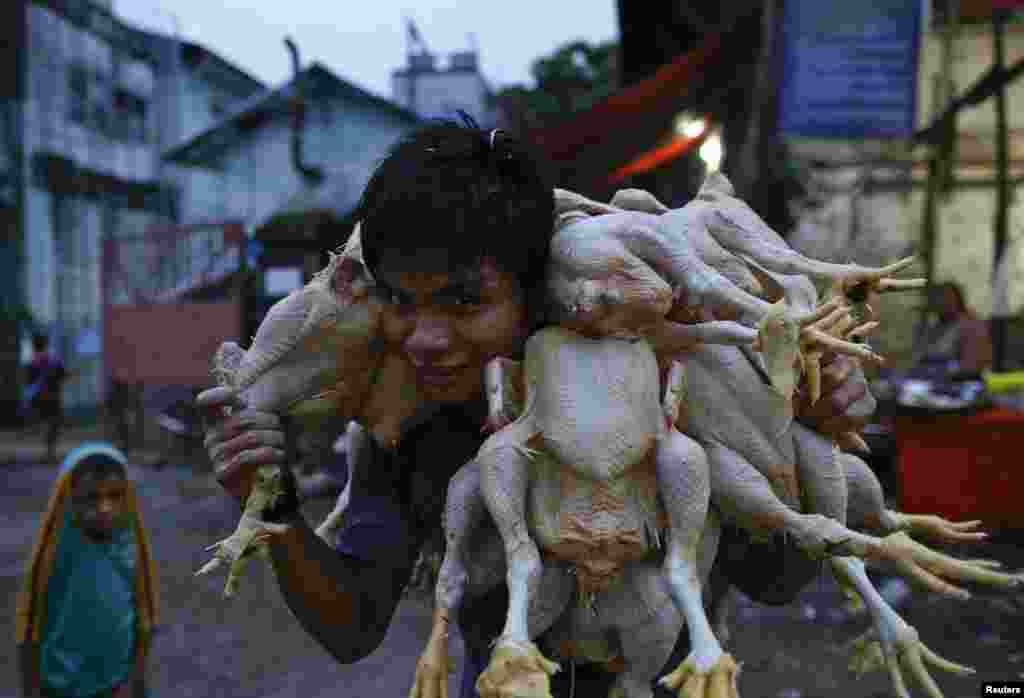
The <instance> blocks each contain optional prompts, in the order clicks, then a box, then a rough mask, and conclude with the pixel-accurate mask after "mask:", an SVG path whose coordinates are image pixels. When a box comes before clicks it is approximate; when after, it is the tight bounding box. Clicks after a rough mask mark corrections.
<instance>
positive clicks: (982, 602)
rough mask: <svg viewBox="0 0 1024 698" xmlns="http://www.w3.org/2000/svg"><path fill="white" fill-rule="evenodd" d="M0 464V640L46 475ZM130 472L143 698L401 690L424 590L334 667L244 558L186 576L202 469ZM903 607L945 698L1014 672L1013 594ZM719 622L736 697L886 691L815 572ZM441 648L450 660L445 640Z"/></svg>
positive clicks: (1020, 627)
mask: <svg viewBox="0 0 1024 698" xmlns="http://www.w3.org/2000/svg"><path fill="white" fill-rule="evenodd" d="M0 468H3V473H4V475H3V481H4V487H3V488H2V489H0V526H2V529H0V530H2V532H3V533H2V535H0V599H2V602H0V603H2V604H3V606H2V608H0V633H2V634H3V637H6V638H10V637H12V634H13V628H12V627H11V622H12V618H13V612H14V598H15V591H16V589H17V588H18V585H19V584H20V581H21V573H22V565H23V563H24V561H25V558H26V557H27V555H28V553H29V550H30V548H31V545H32V542H33V538H34V536H35V533H36V526H37V523H38V517H39V513H40V512H41V511H42V509H43V507H44V505H45V500H46V496H47V493H48V489H49V486H50V481H51V477H52V475H53V470H52V469H51V468H49V467H45V466H41V465H28V464H10V465H0ZM134 476H135V477H136V478H137V479H138V481H139V482H140V483H141V492H142V499H143V502H144V507H145V514H146V517H147V522H148V524H149V527H150V530H151V534H152V537H153V547H154V552H155V556H156V558H157V560H158V565H159V574H160V591H161V609H162V622H161V631H160V633H159V635H158V636H157V639H156V646H155V654H154V660H153V662H152V665H151V666H152V686H153V692H152V696H153V697H154V698H177V697H179V696H181V697H184V696H201V697H203V698H222V697H223V698H285V697H291V696H302V697H303V698H328V697H330V698H337V697H338V696H353V697H357V698H362V697H364V696H365V697H369V696H394V697H398V696H403V697H404V696H405V695H407V692H408V687H409V682H410V679H411V677H412V672H413V667H414V664H415V658H416V656H417V654H418V652H419V650H420V649H421V648H422V645H423V642H424V641H425V639H426V636H427V633H428V624H429V616H430V605H429V601H428V600H427V599H425V598H422V597H410V598H408V599H407V600H406V601H405V602H404V603H403V604H402V606H401V607H400V609H399V612H398V615H397V617H396V619H395V622H394V623H393V624H392V626H391V629H390V631H389V633H388V636H387V638H386V640H385V643H384V645H383V646H382V647H381V648H380V649H378V650H377V652H375V653H374V654H373V655H372V656H371V657H369V658H368V659H366V660H365V661H363V662H361V663H359V664H356V665H354V666H341V665H338V664H337V663H335V662H334V661H332V660H331V659H330V658H329V657H328V655H327V654H326V653H325V652H324V651H323V650H322V649H320V648H319V646H318V645H317V644H316V643H315V642H314V641H313V640H312V639H310V638H309V637H308V636H307V635H306V634H305V633H304V632H303V631H302V630H301V629H300V628H299V626H298V624H297V623H296V622H295V620H294V619H293V617H292V616H291V614H290V612H289V611H288V609H287V608H286V607H285V605H284V603H283V602H282V600H281V598H280V595H279V594H278V592H277V588H276V585H275V583H274V580H273V577H272V574H271V573H270V571H269V570H268V569H266V568H265V566H264V565H263V564H262V563H254V564H252V565H251V568H250V572H249V574H248V576H247V577H246V579H245V582H244V585H243V587H242V589H241V591H240V593H239V594H238V597H237V598H236V599H234V600H233V601H232V602H230V603H228V602H223V601H221V599H220V596H219V593H220V589H221V585H222V584H223V577H220V576H217V577H214V578H209V579H207V578H201V579H196V578H194V577H192V574H191V573H192V572H193V571H194V570H195V569H197V568H198V567H199V566H200V565H201V564H202V562H204V561H205V559H206V558H205V553H204V551H203V548H204V547H205V546H206V545H208V544H210V543H211V542H213V541H215V540H217V539H218V538H220V537H223V535H225V534H226V533H228V532H230V530H231V529H232V528H233V525H234V523H235V515H236V510H235V509H234V506H233V504H232V503H231V502H230V501H229V500H228V499H227V498H226V497H223V496H221V495H220V493H219V491H218V490H217V488H216V486H215V484H214V483H213V482H212V481H211V480H210V479H209V478H208V477H202V476H195V475H192V474H191V473H190V472H188V471H185V470H181V469H176V468H166V469H164V470H161V471H158V472H154V471H151V470H148V469H147V470H145V471H139V470H137V471H136V472H135V473H134ZM331 503H332V502H331V500H330V499H328V498H319V499H314V500H311V501H310V502H308V503H307V505H306V508H305V510H304V511H305V513H306V515H307V517H308V518H310V519H311V520H317V521H318V520H319V519H320V517H321V516H322V515H323V514H324V513H325V512H326V511H327V510H328V509H329V507H330V506H331ZM960 552H961V553H965V554H966V553H968V552H971V551H966V550H962V551H960ZM988 554H989V556H995V557H999V558H1000V559H1004V560H1006V561H1008V562H1012V563H1014V564H1015V566H1016V567H1022V566H1024V551H1022V550H1021V548H1020V547H1019V546H1017V545H1014V544H1004V545H999V546H994V547H993V548H992V549H990V550H989V551H988ZM904 610H905V617H906V618H907V620H908V621H909V622H910V623H911V624H913V625H915V626H916V627H918V629H919V630H920V631H921V636H922V638H924V639H925V640H926V641H927V642H928V644H929V645H930V646H931V647H932V648H933V649H935V650H936V651H937V652H938V653H939V654H941V655H943V656H946V657H948V658H950V659H953V660H956V661H962V662H965V663H973V664H974V665H975V666H976V667H978V668H979V670H981V674H980V675H979V676H978V677H976V678H969V679H960V678H950V677H947V676H943V677H941V678H940V679H939V683H940V685H941V686H942V687H943V689H944V690H945V691H946V698H967V697H969V696H976V695H978V685H979V682H980V680H982V679H985V678H989V679H1009V678H1015V679H1020V678H1021V673H1022V672H1024V622H1022V621H1024V605H1022V604H1021V601H1020V598H1019V597H1017V598H1016V599H1014V598H1011V597H1008V596H997V595H992V594H985V595H980V596H979V597H977V598H975V599H974V600H972V601H970V602H968V603H955V602H949V601H946V600H943V599H938V598H935V597H933V596H930V595H927V594H920V595H918V596H916V597H915V598H914V600H913V601H912V602H911V603H910V604H909V606H907V607H906V608H905V609H904ZM732 627H733V640H732V644H731V649H732V651H733V652H734V654H735V655H736V656H737V658H739V659H740V660H741V661H742V662H743V672H742V674H741V681H740V688H741V695H743V696H746V697H747V698H760V697H768V698H775V697H778V698H811V697H821V698H824V697H825V696H830V697H832V696H840V697H841V698H842V697H847V698H854V697H855V696H856V697H858V698H879V697H881V696H887V695H890V694H889V692H888V680H887V678H886V677H885V675H884V674H874V675H871V676H869V677H866V678H864V679H857V678H856V677H854V676H853V675H852V674H850V673H849V672H848V671H847V669H846V663H847V657H848V654H847V651H846V649H845V646H846V645H847V644H848V643H849V642H850V641H851V640H852V639H853V638H854V637H856V636H857V635H858V634H859V633H860V632H861V631H862V630H863V629H864V628H865V627H866V621H865V620H864V619H862V618H853V617H851V616H850V615H849V614H847V613H846V612H844V611H843V610H841V598H840V596H839V593H838V591H837V590H836V589H835V587H834V586H833V585H832V583H831V582H830V581H829V580H827V579H826V578H822V580H820V581H819V582H817V583H815V584H814V585H812V586H811V588H809V589H808V590H807V591H806V592H805V593H804V594H803V595H802V597H801V598H800V600H799V601H798V602H797V603H794V604H791V605H790V606H786V607H783V608H778V609H767V608H760V607H754V606H753V605H752V604H750V603H749V602H747V601H745V600H744V599H742V598H741V599H739V600H738V603H737V605H736V608H735V610H734V613H733V624H732ZM3 647H4V651H3V652H0V698H7V697H8V696H10V697H11V698H13V696H14V693H12V692H11V689H12V688H13V687H14V686H15V685H16V684H15V676H16V675H15V665H14V656H13V654H14V653H13V648H12V646H11V645H10V643H9V641H8V642H7V643H4V644H3ZM452 649H453V652H454V654H455V655H456V656H457V657H458V658H459V660H460V662H461V645H460V643H459V641H458V638H455V641H454V642H453V643H452ZM453 682H454V677H453ZM452 695H453V696H455V695H456V694H455V692H454V686H453V692H452ZM915 695H921V696H923V695H924V693H923V692H916V693H915ZM587 698H589V697H587Z"/></svg>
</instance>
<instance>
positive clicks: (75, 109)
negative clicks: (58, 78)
mask: <svg viewBox="0 0 1024 698" xmlns="http://www.w3.org/2000/svg"><path fill="white" fill-rule="evenodd" d="M68 100H69V102H70V107H69V109H68V119H70V120H71V121H73V122H74V123H76V124H82V125H83V126H84V125H85V123H86V120H87V118H88V113H89V73H88V72H87V71H86V69H85V68H83V67H82V66H80V65H73V66H70V67H69V68H68Z"/></svg>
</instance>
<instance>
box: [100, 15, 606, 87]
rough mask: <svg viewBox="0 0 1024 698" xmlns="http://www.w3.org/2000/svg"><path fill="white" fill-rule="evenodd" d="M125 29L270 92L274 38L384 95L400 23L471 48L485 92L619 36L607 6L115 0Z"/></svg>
mask: <svg viewBox="0 0 1024 698" xmlns="http://www.w3.org/2000/svg"><path fill="white" fill-rule="evenodd" d="M114 10H115V12H116V13H117V14H118V15H119V16H120V17H122V18H123V19H125V20H126V21H128V22H130V23H132V24H138V25H142V26H144V27H147V28H150V29H156V30H160V31H164V32H166V33H168V34H173V33H174V32H175V30H176V29H177V31H178V32H180V34H181V36H182V37H183V38H185V39H187V40H190V41H194V42H196V43H199V44H202V45H203V46H205V47H206V48H209V49H212V50H213V51H215V52H216V53H218V54H220V55H221V56H223V57H224V58H227V59H228V60H230V61H231V62H232V63H234V64H235V65H237V66H239V67H240V68H243V69H244V70H246V71H248V72H249V73H251V74H253V75H255V76H256V77H257V78H260V79H261V80H263V81H265V82H267V83H268V84H270V85H275V84H278V83H280V82H282V81H284V80H286V79H288V78H289V77H290V75H291V63H290V59H289V55H288V52H287V50H286V49H285V47H284V43H283V38H284V37H285V35H291V36H292V38H294V39H295V41H296V43H297V44H298V47H299V52H300V56H301V59H302V62H303V65H306V64H308V63H311V62H312V61H314V60H315V61H319V62H321V63H323V64H324V65H326V66H327V67H329V68H330V69H331V70H332V71H334V72H335V73H336V74H337V75H338V76H340V77H342V78H344V79H346V80H349V81H350V82H354V83H355V84H357V85H359V86H360V87H363V88H365V89H368V90H370V91H371V92H375V93H377V94H379V95H382V96H385V97H389V96H390V93H391V82H390V80H391V71H392V70H394V69H396V68H399V67H401V66H402V65H403V64H404V63H405V54H406V47H407V41H408V39H407V37H408V33H407V29H406V18H411V19H412V20H413V21H414V23H415V25H416V27H417V29H418V30H419V34H420V36H421V37H422V38H423V40H424V41H425V43H426V45H427V47H428V48H429V49H430V51H431V52H433V53H435V54H437V55H438V56H446V55H447V54H449V53H451V52H453V51H464V50H468V49H470V48H471V47H472V46H473V44H474V42H475V44H476V46H477V47H478V49H479V56H480V65H481V69H482V70H483V73H484V75H485V76H486V77H487V79H488V81H489V83H490V84H491V85H492V87H494V88H499V87H502V86H506V85H509V84H513V83H524V84H527V85H532V84H533V81H532V78H531V77H530V63H531V62H532V61H533V60H534V59H535V58H538V57H539V56H542V55H545V54H547V53H550V52H551V51H552V50H553V49H555V48H556V47H558V46H560V45H562V44H564V43H566V42H568V41H572V40H575V39H584V40H587V41H591V42H597V41H606V40H609V39H616V38H617V37H618V18H617V14H616V9H615V0H499V1H495V0H419V2H416V1H415V0H114Z"/></svg>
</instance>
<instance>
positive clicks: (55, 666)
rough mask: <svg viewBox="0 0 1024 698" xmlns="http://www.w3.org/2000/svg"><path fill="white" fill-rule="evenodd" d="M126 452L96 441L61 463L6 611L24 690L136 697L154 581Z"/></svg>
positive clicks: (27, 696)
mask: <svg viewBox="0 0 1024 698" xmlns="http://www.w3.org/2000/svg"><path fill="white" fill-rule="evenodd" d="M126 465H127V460H126V458H125V456H124V454H123V453H122V452H121V451H119V450H118V449H116V448H114V447H113V446H110V445H109V444H105V443H86V444H83V445H81V446H79V447H78V448H76V449H74V450H72V451H71V452H70V453H68V455H67V456H66V457H65V459H64V462H63V464H62V465H61V469H60V474H59V475H58V477H57V481H56V483H55V484H54V487H53V491H52V493H51V496H50V502H49V505H48V506H47V509H46V512H45V513H44V515H43V519H42V527H41V529H40V531H39V534H38V539H37V541H36V546H35V549H34V550H33V552H32V557H31V559H30V560H29V565H28V569H27V572H26V575H25V581H24V585H23V587H22V592H21V595H20V596H19V598H18V605H17V616H16V619H15V628H16V630H15V632H16V638H15V639H16V642H17V645H18V660H19V670H20V673H21V690H22V693H21V695H22V697H23V698H144V696H145V695H146V680H145V679H146V677H145V674H146V656H147V653H148V651H149V648H150V644H151V640H152V635H153V627H154V624H155V623H156V586H155V585H156V579H155V574H154V567H153V559H152V556H151V554H150V548H149V541H148V536H147V534H146V530H145V527H144V526H143V522H142V517H141V513H140V511H139V506H138V500H137V497H136V492H135V486H134V483H132V482H131V481H130V480H128V475H127V469H126Z"/></svg>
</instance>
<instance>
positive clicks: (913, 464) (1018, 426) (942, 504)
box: [895, 408, 1024, 529]
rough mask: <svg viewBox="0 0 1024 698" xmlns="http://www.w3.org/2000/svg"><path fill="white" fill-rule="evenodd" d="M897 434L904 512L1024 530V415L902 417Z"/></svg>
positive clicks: (988, 412)
mask: <svg viewBox="0 0 1024 698" xmlns="http://www.w3.org/2000/svg"><path fill="white" fill-rule="evenodd" d="M895 431H896V441H897V449H898V451H897V467H898V470H899V478H900V507H901V509H902V510H903V511H905V512H908V513H913V514H940V515H942V516H945V517H946V518H948V519H952V520H954V521H962V520H967V519H981V520H982V521H984V524H985V527H986V528H991V529H999V528H1011V529H1024V501H1022V499H1024V413H1022V412H1015V411H1011V410H1004V409H998V408H997V409H991V410H985V411H982V412H978V413H975V414H972V415H966V416H963V415H956V416H955V415H937V416H927V417H923V416H922V417H917V416H915V417H905V416H901V417H898V418H896V420H895Z"/></svg>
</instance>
